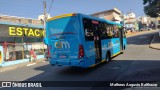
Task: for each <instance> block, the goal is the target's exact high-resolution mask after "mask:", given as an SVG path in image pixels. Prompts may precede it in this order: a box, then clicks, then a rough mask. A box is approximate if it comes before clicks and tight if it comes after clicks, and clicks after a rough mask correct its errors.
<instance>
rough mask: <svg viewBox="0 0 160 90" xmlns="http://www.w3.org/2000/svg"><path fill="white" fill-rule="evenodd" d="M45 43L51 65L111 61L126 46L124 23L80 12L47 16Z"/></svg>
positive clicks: (91, 64)
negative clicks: (48, 17)
mask: <svg viewBox="0 0 160 90" xmlns="http://www.w3.org/2000/svg"><path fill="white" fill-rule="evenodd" d="M44 42H45V44H46V45H47V47H48V54H49V61H50V64H51V65H58V66H77V67H82V68H87V67H93V66H96V65H97V64H100V63H102V62H109V61H110V60H111V59H112V57H114V56H116V55H118V54H120V53H121V52H123V51H124V50H125V49H126V45H127V43H126V36H125V32H124V30H123V26H122V25H121V24H118V23H115V22H112V21H109V20H105V19H100V18H97V17H93V16H89V15H84V14H81V13H72V14H64V15H60V16H55V17H53V18H50V19H48V21H47V23H46V37H45V39H44Z"/></svg>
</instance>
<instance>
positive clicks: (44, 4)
mask: <svg viewBox="0 0 160 90" xmlns="http://www.w3.org/2000/svg"><path fill="white" fill-rule="evenodd" d="M43 6H44V13H43V14H44V20H43V29H44V31H43V35H44V36H43V37H44V38H45V37H46V21H47V17H46V0H44V1H43ZM44 38H43V54H44V55H45V50H44Z"/></svg>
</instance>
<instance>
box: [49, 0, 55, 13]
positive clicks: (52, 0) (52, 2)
mask: <svg viewBox="0 0 160 90" xmlns="http://www.w3.org/2000/svg"><path fill="white" fill-rule="evenodd" d="M53 1H54V0H52V2H51V5H50V7H49V10H48V13H50V11H51V7H52V4H53Z"/></svg>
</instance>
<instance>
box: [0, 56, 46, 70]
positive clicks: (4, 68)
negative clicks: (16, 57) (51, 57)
mask: <svg viewBox="0 0 160 90" xmlns="http://www.w3.org/2000/svg"><path fill="white" fill-rule="evenodd" d="M45 60H46V59H45V58H42V59H38V60H37V61H36V62H26V63H21V64H16V65H12V66H6V67H0V72H5V71H9V70H14V69H17V68H20V67H25V66H31V65H35V64H38V63H42V62H45Z"/></svg>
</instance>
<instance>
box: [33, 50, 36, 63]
mask: <svg viewBox="0 0 160 90" xmlns="http://www.w3.org/2000/svg"><path fill="white" fill-rule="evenodd" d="M33 51H34V55H33V58H34V60H35V61H37V55H36V50H35V49H34V50H33Z"/></svg>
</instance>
